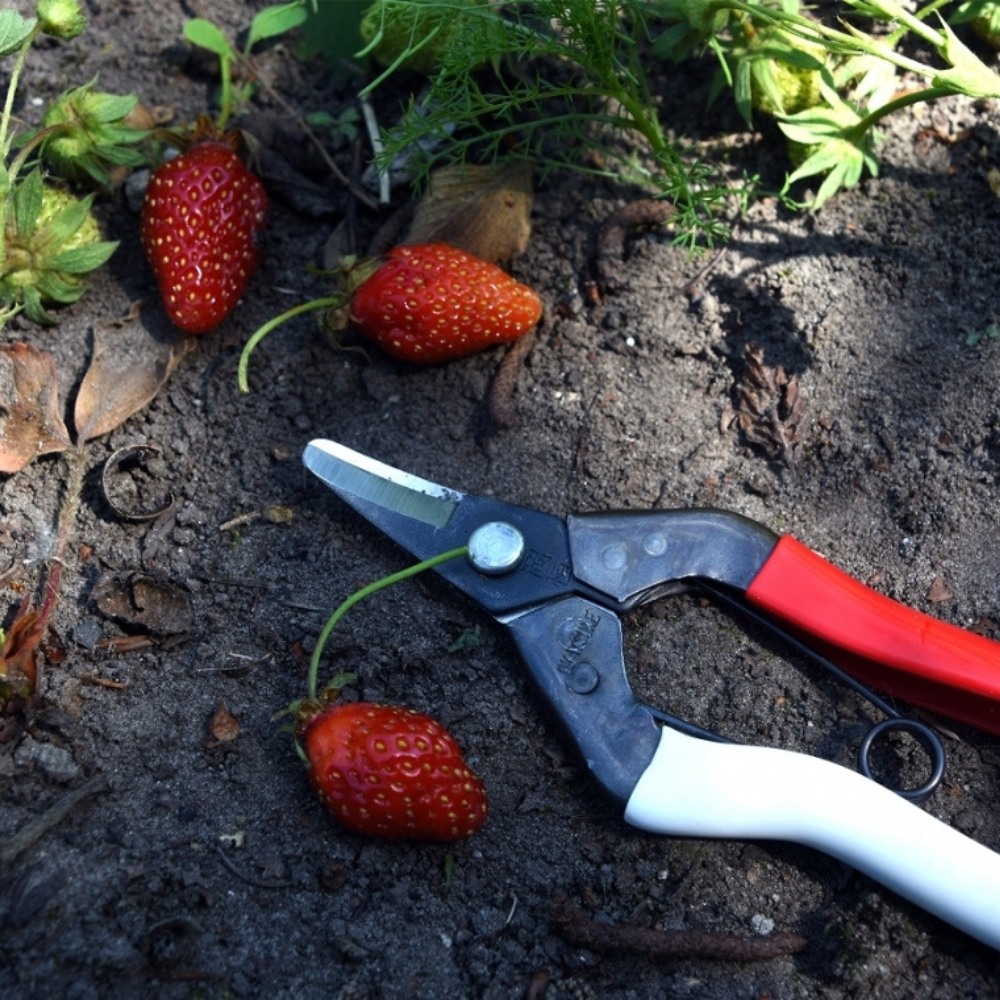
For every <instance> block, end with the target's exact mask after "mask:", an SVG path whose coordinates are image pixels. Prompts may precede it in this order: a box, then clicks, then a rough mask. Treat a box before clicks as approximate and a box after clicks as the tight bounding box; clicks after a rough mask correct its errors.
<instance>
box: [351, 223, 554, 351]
mask: <svg viewBox="0 0 1000 1000" xmlns="http://www.w3.org/2000/svg"><path fill="white" fill-rule="evenodd" d="M541 315H542V302H541V299H539V297H538V295H537V294H536V293H535V291H534V290H533V289H531V288H528V286H527V285H522V284H520V283H519V282H517V281H515V280H514V279H513V278H512V277H511V276H510V275H509V274H507V273H506V272H505V271H502V270H501V269H500V268H499V267H497V266H496V265H494V264H489V263H487V262H486V261H483V260H480V259H479V258H478V257H473V256H472V255H471V254H468V253H466V252H465V251H464V250H457V249H455V248H454V247H451V246H448V245H447V244H445V243H423V244H414V245H412V246H398V247H395V248H394V249H392V250H390V251H389V253H388V255H387V258H386V260H385V263H384V264H382V266H381V267H380V268H379V269H378V270H377V271H376V272H375V273H374V274H373V275H372V276H371V277H370V278H368V279H367V280H366V281H364V282H363V283H362V284H361V285H360V286H359V287H358V288H357V290H356V291H355V292H354V295H353V297H352V299H351V318H352V319H353V320H354V322H355V324H356V325H357V326H358V329H360V330H361V332H362V333H363V334H365V336H367V337H369V338H370V339H371V340H374V341H375V343H376V344H378V345H379V347H381V348H382V349H383V350H385V351H386V352H388V353H389V354H391V355H392V356H393V357H396V358H399V359H400V360H402V361H414V362H417V363H419V364H435V363H437V362H441V361H451V360H453V359H455V358H461V357H465V355H467V354H474V353H475V352H477V351H482V350H484V349H485V348H487V347H492V346H493V345H495V344H502V343H505V342H506V341H508V340H515V339H516V338H518V337H520V336H522V335H523V334H525V333H527V332H528V331H529V330H530V329H531V328H532V327H533V326H534V325H535V324H536V323H537V322H538V319H539V317H540V316H541Z"/></svg>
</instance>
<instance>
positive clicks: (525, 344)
mask: <svg viewBox="0 0 1000 1000" xmlns="http://www.w3.org/2000/svg"><path fill="white" fill-rule="evenodd" d="M537 339H538V327H535V328H534V329H532V330H529V331H528V332H527V333H526V334H525V335H524V336H523V337H519V338H518V339H517V340H515V341H514V343H513V344H511V345H510V347H509V348H508V350H507V353H506V354H505V355H504V356H503V358H502V359H501V361H500V364H499V365H497V370H496V374H495V375H494V376H493V383H492V385H491V386H490V393H489V398H488V400H487V410H488V413H489V418H490V423H491V424H492V425H493V427H495V428H497V429H499V430H506V429H507V428H509V427H513V426H514V425H515V424H516V423H517V410H516V408H515V406H514V389H515V388H516V386H517V379H518V376H519V375H520V374H521V369H522V368H523V367H524V360H525V358H527V356H528V355H529V354H530V353H531V349H532V348H533V347H534V346H535V341H536V340H537Z"/></svg>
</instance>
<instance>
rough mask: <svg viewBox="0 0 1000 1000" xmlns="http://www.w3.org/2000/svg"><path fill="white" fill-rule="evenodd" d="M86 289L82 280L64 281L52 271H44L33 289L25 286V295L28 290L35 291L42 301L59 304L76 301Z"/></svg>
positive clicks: (63, 304)
mask: <svg viewBox="0 0 1000 1000" xmlns="http://www.w3.org/2000/svg"><path fill="white" fill-rule="evenodd" d="M86 290H87V287H86V285H85V284H84V283H83V282H82V281H79V280H77V281H64V280H63V279H62V278H60V277H59V275H58V274H56V273H55V272H54V271H46V272H45V273H44V274H43V275H42V276H41V277H40V278H39V279H38V281H37V282H36V284H35V287H34V289H31V288H30V286H29V287H27V288H25V296H27V293H28V292H29V291H37V292H38V295H39V298H40V300H41V301H42V302H54V303H58V304H59V305H61V306H65V305H69V304H70V303H72V302H76V300H77V299H79V298H80V296H82V295H83V293H84V292H85V291H86Z"/></svg>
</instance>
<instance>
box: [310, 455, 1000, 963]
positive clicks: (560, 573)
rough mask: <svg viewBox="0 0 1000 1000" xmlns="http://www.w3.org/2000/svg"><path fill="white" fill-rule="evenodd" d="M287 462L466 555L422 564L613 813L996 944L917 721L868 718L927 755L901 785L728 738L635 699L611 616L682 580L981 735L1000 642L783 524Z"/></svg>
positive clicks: (330, 461)
mask: <svg viewBox="0 0 1000 1000" xmlns="http://www.w3.org/2000/svg"><path fill="white" fill-rule="evenodd" d="M303 460H304V463H305V465H306V467H307V468H308V469H310V470H311V471H312V472H313V473H315V474H316V476H318V477H319V478H320V479H321V480H322V481H323V482H324V483H325V484H326V485H327V486H329V487H330V489H332V490H333V491H334V492H335V493H336V494H337V495H338V496H339V497H340V498H341V499H342V500H344V501H345V502H346V503H347V504H349V505H350V506H351V507H353V508H354V510H356V511H357V512H358V513H359V514H361V515H362V516H363V517H365V518H366V519H367V520H368V521H370V522H371V523H372V524H373V525H374V526H375V527H377V528H379V529H381V530H382V531H383V532H384V533H385V534H386V535H388V536H389V537H390V538H391V539H392V540H393V541H395V542H396V543H397V544H398V545H400V546H402V547H403V548H404V549H406V550H407V551H409V552H410V553H411V554H412V555H414V556H416V557H417V558H418V559H421V560H423V559H430V558H432V557H434V556H436V555H439V554H440V553H443V552H447V551H449V550H452V549H454V548H457V547H465V546H467V548H468V553H467V555H466V556H464V557H462V558H455V559H450V560H448V561H445V562H442V563H440V564H439V565H437V566H436V567H435V571H436V572H437V573H439V574H440V575H441V576H442V577H444V578H445V579H446V580H448V581H449V582H450V583H451V584H452V585H454V586H455V587H457V588H458V590H460V591H461V592H462V593H464V594H465V595H467V596H468V597H470V598H472V600H474V601H476V602H477V603H478V604H479V605H481V606H482V607H483V608H484V609H485V610H486V611H487V612H488V613H489V614H491V615H492V616H493V617H494V618H495V619H496V620H497V621H498V622H500V623H501V624H502V625H504V626H505V627H506V628H507V630H508V632H509V633H510V635H511V636H512V638H513V640H514V642H515V644H516V646H517V648H518V650H519V652H520V655H521V658H522V660H523V661H524V664H525V666H526V667H527V669H528V671H529V673H530V674H531V676H532V678H533V679H534V681H535V683H536V685H537V687H538V689H539V690H540V692H541V694H542V696H543V697H544V698H545V700H546V701H547V702H548V704H549V706H550V708H551V709H552V710H553V711H554V713H555V714H556V715H557V716H558V717H559V719H560V720H561V721H562V723H563V724H564V727H565V730H566V732H567V735H568V736H569V738H570V740H571V741H572V742H573V743H574V744H575V746H576V748H577V750H578V751H579V753H580V755H581V757H582V758H583V760H584V761H585V762H586V763H587V766H588V767H589V769H590V771H591V774H592V776H593V778H594V779H595V780H596V781H597V782H598V783H599V784H600V785H601V786H602V788H603V789H604V791H605V792H606V793H607V794H608V795H609V796H610V798H611V799H612V800H613V801H614V802H615V803H617V805H618V806H619V807H620V808H622V809H623V811H624V818H625V820H626V821H627V822H628V823H630V824H632V825H633V826H636V827H639V828H640V829H643V830H648V831H652V832H656V833H663V834H670V835H675V836H689V837H699V838H707V837H721V838H728V839H758V838H764V839H775V840H786V841H791V842H795V843H800V844H804V845H806V846H809V847H813V848H815V849H817V850H820V851H823V852H825V853H826V854H829V855H831V856H833V857H835V858H838V859H840V860H841V861H843V862H845V863H846V864H848V865H851V866H852V867H854V868H856V869H858V870H859V871H861V872H864V873H865V874H867V875H869V876H870V877H871V878H873V879H875V880H876V881H878V882H881V883H882V884H883V885H885V886H887V887H889V888H890V889H892V890H894V891H895V892H897V893H899V894H900V895H901V896H903V897H905V898H906V899H909V900H910V901H911V902H913V903H916V904H917V905H918V906H921V907H923V908H924V909H926V910H927V911H929V912H931V913H933V914H935V915H937V916H938V917H940V918H942V919H943V920H945V921H947V922H948V923H950V924H952V925H953V926H955V927H957V928H959V929H961V930H963V931H965V932H967V933H968V934H970V935H972V936H973V937H975V938H978V939H979V940H980V941H983V942H985V943H986V944H988V945H990V946H991V947H993V948H996V949H998V950H1000V854H997V853H995V852H993V851H991V850H989V849H988V848H986V847H985V846H983V845H982V844H979V843H977V842H976V841H974V840H971V839H970V838H968V837H966V836H964V835H963V834H961V833H959V832H958V831H957V830H954V829H952V828H951V827H950V826H948V825H946V824H945V823H943V822H941V821H940V820H937V819H935V818H934V817H932V816H931V815H930V814H929V813H927V812H925V811H924V810H923V809H921V808H920V807H919V805H918V804H917V802H918V801H919V800H920V799H922V798H923V797H925V796H926V795H927V794H929V792H930V791H931V790H932V789H933V786H934V784H936V781H937V780H938V779H940V776H941V773H942V772H943V767H944V759H943V751H941V749H940V741H938V740H937V737H936V734H934V733H933V731H932V730H930V729H929V728H928V727H926V726H924V725H923V724H922V723H919V722H916V721H914V720H910V719H904V718H901V717H898V716H895V717H893V718H890V719H888V720H886V722H885V723H882V724H880V725H890V726H893V725H901V726H904V727H907V728H909V729H911V731H912V732H913V733H914V735H916V737H917V738H918V739H919V740H920V741H921V742H922V743H924V744H925V746H926V747H927V748H928V750H929V753H930V755H931V758H932V761H933V764H934V771H935V774H934V776H933V777H932V779H931V781H930V782H928V784H927V785H926V786H924V787H923V788H922V789H920V790H918V792H919V794H912V793H911V794H910V795H909V796H907V795H905V794H897V793H896V791H894V790H892V789H889V788H887V787H885V786H884V785H882V784H879V783H878V782H877V781H875V780H872V777H871V774H870V771H868V769H867V768H866V767H865V758H864V754H862V755H861V758H860V762H861V770H862V772H863V773H857V772H855V771H852V770H850V769H849V768H846V767H843V766H841V765H839V764H836V763H833V762H831V761H827V760H822V759H820V758H816V757H811V756H809V755H806V754H800V753H796V752H792V751H788V750H782V749H777V748H772V747H760V746H748V745H744V744H737V743H732V742H731V741H728V740H724V739H723V738H722V737H719V736H717V735H716V734H713V733H711V732H710V731H707V730H704V729H701V728H699V727H698V726H695V725H692V724H690V723H686V722H684V721H682V720H679V719H676V718H674V717H673V716H671V715H668V714H667V713H665V712H662V711H659V710H657V709H655V708H652V707H650V706H647V705H644V704H641V703H640V702H639V701H638V700H637V699H636V697H635V695H634V694H633V692H632V689H631V687H630V685H629V680H628V676H627V673H626V667H625V656H624V643H623V630H622V620H621V616H622V615H623V613H625V612H627V611H629V610H630V609H633V608H635V607H637V606H638V605H640V604H642V603H644V602H647V601H650V600H653V599H656V598H658V597H661V596H663V595H664V594H667V593H671V592H675V591H676V590H678V589H680V588H681V587H683V586H697V587H701V588H704V589H707V590H708V591H709V593H710V594H712V595H714V596H715V597H717V598H718V599H720V600H722V601H724V602H726V603H728V604H731V605H733V606H734V607H736V608H739V609H741V610H743V611H745V612H746V613H748V614H750V615H751V616H752V617H755V618H757V619H758V620H760V621H761V622H762V623H765V624H769V625H771V626H772V627H774V628H775V629H776V630H778V631H779V632H781V633H782V634H787V635H788V636H789V637H790V638H791V640H792V641H793V642H796V643H797V644H798V645H799V647H800V648H806V649H809V650H811V651H812V653H813V654H814V655H815V656H816V657H817V658H819V659H820V660H821V661H822V662H824V663H828V661H830V662H829V663H828V665H830V666H831V667H832V668H833V669H835V670H836V671H838V674H839V675H841V676H844V675H843V673H842V672H843V671H846V672H847V674H849V675H851V677H852V678H854V679H852V680H851V683H852V686H854V687H855V688H856V689H860V690H861V691H862V693H866V694H869V695H870V694H871V693H870V692H867V691H866V689H865V688H864V687H863V685H862V684H861V683H860V681H865V682H867V683H871V684H872V685H874V686H875V687H878V688H880V689H882V690H884V691H886V692H888V693H889V694H891V695H892V696H894V697H899V698H901V699H904V700H906V701H908V702H911V703H913V704H915V705H920V706H923V707H925V708H928V709H931V710H933V711H935V712H940V713H942V714H945V715H948V716H950V717H952V718H954V719H957V720H959V721H962V722H965V723H969V724H971V725H973V726H978V727H980V728H982V729H985V730H987V731H988V732H990V733H994V734H1000V644H997V643H994V642H992V641H990V640H988V639H986V638H984V637H982V636H979V635H976V634H974V633H971V632H968V631H965V630H963V629H960V628H957V627H955V626H952V625H948V624H946V623H944V622H941V621H939V620H936V619H933V618H930V617H928V616H926V615H924V614H921V613H919V612H917V611H915V610H913V609H911V608H907V607H905V606H903V605H901V604H898V603H896V602H895V601H892V600H890V599H888V598H886V597H883V596H881V595H879V594H877V593H876V592H875V591H873V590H871V589H870V588H868V587H866V586H865V585H863V584H861V583H859V582H858V581H856V580H854V579H852V578H851V577H849V576H847V575H846V574H844V573H843V572H841V571H840V570H838V569H836V568H835V567H834V566H832V565H831V564H830V563H829V562H827V561H826V560H824V559H823V558H822V557H821V556H819V555H817V554H815V553H814V552H813V551H811V550H810V549H808V548H807V547H806V546H804V545H803V544H801V543H800V542H798V541H796V540H795V539H794V538H792V537H791V536H788V535H786V536H782V537H779V536H778V535H776V534H774V533H773V532H771V531H770V530H768V529H767V528H766V527H764V526H763V525H760V524H758V523H756V522H754V521H751V520H749V519H747V518H745V517H742V516H740V515H738V514H735V513H731V512H727V511H722V510H716V509H712V508H704V509H697V508H695V509H683V510H652V511H645V512H635V511H629V512H617V513H616V512H609V513H603V512H602V513H589V514H582V515H573V516H568V517H566V518H565V519H564V518H561V517H557V516H555V515H551V514H546V513H542V512H539V511H536V510H531V509H529V508H526V507H521V506H517V505H515V504H511V503H506V502H504V501H501V500H497V499H494V498H492V497H486V496H476V495H473V494H466V493H462V492H459V491H457V490H454V489H450V488H448V487H445V486H439V485H437V484H435V483H432V482H428V481H427V480H424V479H421V478H419V477H417V476H415V475H412V474H410V473H408V472H403V471H401V470H398V469H394V468H391V467H390V466H388V465H384V464H383V463H381V462H379V461H376V460H375V459H372V458H369V457H367V456H365V455H362V454H359V453H358V452H355V451H352V450H351V449H349V448H346V447H344V446H343V445H340V444H337V443H335V442H332V441H324V440H316V441H313V442H311V443H310V444H309V445H308V446H307V447H306V450H305V454H304V457H303ZM872 697H873V698H874V700H875V702H876V704H878V705H879V706H880V707H883V708H884V710H885V711H887V712H889V713H891V714H894V713H893V710H892V709H891V708H890V707H889V706H888V705H886V704H885V703H884V702H882V701H881V700H880V699H878V698H877V697H875V696H872ZM875 728H876V729H877V728H878V727H875ZM871 737H872V734H871V733H870V734H869V737H868V739H870V738H871ZM869 746H870V744H869ZM908 798H909V799H911V800H913V801H908Z"/></svg>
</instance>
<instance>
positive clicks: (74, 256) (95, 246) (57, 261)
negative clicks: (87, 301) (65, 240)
mask: <svg viewBox="0 0 1000 1000" xmlns="http://www.w3.org/2000/svg"><path fill="white" fill-rule="evenodd" d="M117 249H118V241H117V240H103V241H101V242H99V243H88V244H87V245H86V246H82V247H74V248H73V249H72V250H64V251H63V252H62V253H59V254H56V255H55V257H53V258H51V260H50V261H49V267H51V268H52V269H53V270H54V271H60V272H62V273H63V274H89V273H90V272H91V271H94V270H96V269H97V268H99V267H100V266H101V265H102V264H104V263H106V262H107V261H108V259H109V258H110V257H111V255H112V254H113V253H114V252H115V250H117Z"/></svg>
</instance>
